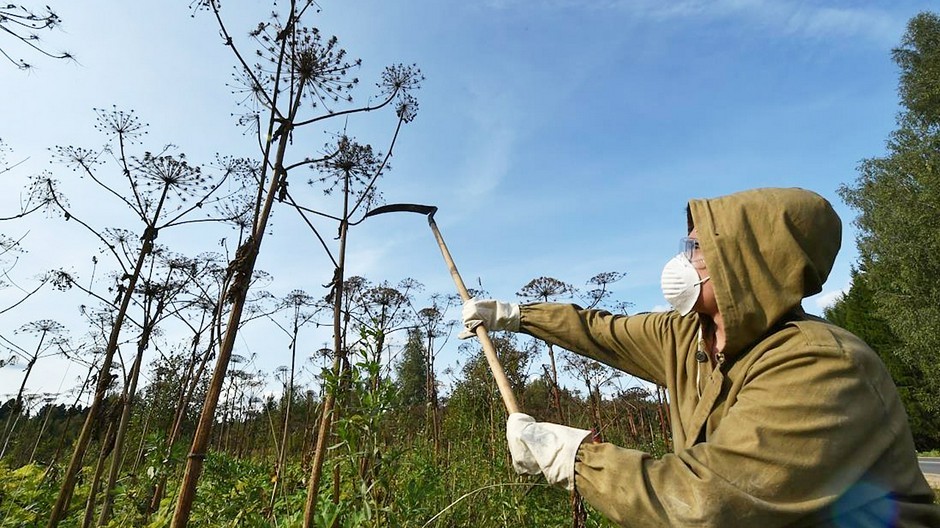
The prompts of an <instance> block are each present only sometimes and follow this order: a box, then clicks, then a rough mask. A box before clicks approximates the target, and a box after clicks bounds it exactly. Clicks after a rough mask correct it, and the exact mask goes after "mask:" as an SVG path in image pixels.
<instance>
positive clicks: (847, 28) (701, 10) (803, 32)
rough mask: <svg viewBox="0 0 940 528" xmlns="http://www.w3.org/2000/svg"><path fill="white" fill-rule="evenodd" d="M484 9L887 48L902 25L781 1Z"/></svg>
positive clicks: (523, 0)
mask: <svg viewBox="0 0 940 528" xmlns="http://www.w3.org/2000/svg"><path fill="white" fill-rule="evenodd" d="M489 6H490V7H491V8H494V9H511V8H517V7H519V8H522V7H524V8H526V9H534V8H537V7H542V8H543V9H590V10H615V11H619V12H621V13H623V14H625V15H627V16H630V17H633V18H638V19H654V20H660V21H674V20H693V19H694V20H698V21H707V20H720V19H728V18H735V19H738V20H740V21H742V22H744V23H746V24H751V25H754V26H756V27H759V28H760V29H761V30H768V31H771V32H772V33H771V34H778V35H794V36H800V37H805V38H864V39H867V40H870V41H872V42H874V43H876V44H879V45H888V46H892V45H895V44H896V43H897V41H898V39H899V37H900V35H901V34H902V33H903V32H904V26H905V24H906V22H907V21H906V20H902V19H899V18H898V17H897V16H895V15H893V14H892V13H890V12H888V11H886V10H882V9H876V8H870V7H854V6H853V7H846V6H833V5H826V4H825V3H824V2H816V3H815V4H810V3H807V2H798V3H797V2H790V1H784V0H680V1H666V2H664V1H662V0H607V1H603V0H543V1H541V2H532V1H531V0H490V2H489Z"/></svg>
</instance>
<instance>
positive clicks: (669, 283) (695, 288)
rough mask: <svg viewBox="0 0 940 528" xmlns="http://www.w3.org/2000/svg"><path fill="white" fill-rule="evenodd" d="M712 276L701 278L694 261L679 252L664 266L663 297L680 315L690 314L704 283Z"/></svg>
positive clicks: (661, 284) (661, 281)
mask: <svg viewBox="0 0 940 528" xmlns="http://www.w3.org/2000/svg"><path fill="white" fill-rule="evenodd" d="M710 278H711V277H705V278H704V279H699V278H698V272H697V271H695V266H693V265H692V262H691V261H689V259H688V257H686V256H685V254H684V253H679V254H678V255H676V256H675V257H672V259H671V260H670V261H669V262H667V263H666V265H665V266H664V267H663V275H662V278H661V279H660V286H661V287H662V290H663V297H665V298H666V301H667V302H669V304H670V305H672V307H673V308H675V309H676V311H677V312H679V315H682V316H685V315H688V314H689V312H691V311H692V308H693V307H694V306H695V301H697V300H698V296H699V294H701V292H702V283H704V282H705V281H707V280H708V279H710Z"/></svg>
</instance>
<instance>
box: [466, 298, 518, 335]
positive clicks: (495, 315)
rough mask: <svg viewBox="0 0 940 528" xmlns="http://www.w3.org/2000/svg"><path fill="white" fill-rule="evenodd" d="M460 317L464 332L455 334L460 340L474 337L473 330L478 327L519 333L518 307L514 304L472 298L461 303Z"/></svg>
mask: <svg viewBox="0 0 940 528" xmlns="http://www.w3.org/2000/svg"><path fill="white" fill-rule="evenodd" d="M461 315H462V316H463V326H464V330H463V331H462V332H460V333H459V334H457V337H459V338H460V339H467V338H470V337H473V336H475V335H476V332H475V330H476V328H477V327H478V326H480V325H483V326H484V327H486V329H487V330H494V331H495V330H509V331H511V332H518V331H519V305H518V304H515V303H505V302H499V301H494V300H493V299H483V300H478V299H476V298H472V299H469V300H467V301H466V302H465V303H463V310H462V311H461Z"/></svg>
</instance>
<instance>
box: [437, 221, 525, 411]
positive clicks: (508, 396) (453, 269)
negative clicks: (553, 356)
mask: <svg viewBox="0 0 940 528" xmlns="http://www.w3.org/2000/svg"><path fill="white" fill-rule="evenodd" d="M428 224H430V225H431V231H433V232H434V238H436V239H437V245H439V246H440V247H441V254H442V255H443V256H444V262H446V263H447V267H448V268H449V269H450V275H451V277H453V279H454V284H455V285H457V292H458V293H459V294H460V298H461V299H463V300H464V302H466V301H468V300H469V299H470V292H468V291H467V287H466V286H465V285H464V283H463V279H461V278H460V273H458V272H457V266H456V265H455V264H454V259H453V258H451V256H450V251H448V250H447V244H445V243H444V238H443V237H442V236H441V231H440V230H439V229H438V228H437V223H435V222H434V217H433V215H431V216H428ZM476 334H477V338H478V339H479V340H480V344H481V345H483V353H484V354H485V355H486V362H487V363H489V365H490V372H492V373H493V378H494V379H495V380H496V386H497V387H498V388H499V395H500V396H502V398H503V404H505V405H506V410H507V411H509V413H510V414H511V413H517V412H520V411H519V403H518V402H517V401H516V396H515V395H514V394H513V393H512V387H511V386H510V385H509V378H507V377H506V372H505V371H503V366H502V365H501V364H500V363H499V356H497V355H496V346H495V345H493V341H492V340H491V339H490V335H489V334H488V333H487V331H486V328H484V327H483V325H479V326H477V327H476Z"/></svg>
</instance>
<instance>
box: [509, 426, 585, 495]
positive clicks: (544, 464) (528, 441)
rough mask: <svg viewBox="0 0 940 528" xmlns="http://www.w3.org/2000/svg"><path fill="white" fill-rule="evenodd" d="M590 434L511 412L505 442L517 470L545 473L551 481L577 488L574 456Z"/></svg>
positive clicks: (534, 473)
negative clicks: (575, 485) (575, 484)
mask: <svg viewBox="0 0 940 528" xmlns="http://www.w3.org/2000/svg"><path fill="white" fill-rule="evenodd" d="M590 434H591V431H587V430H585V429H575V428H574V427H566V426H564V425H558V424H553V423H543V422H536V421H535V418H532V417H531V416H529V415H528V414H523V413H512V414H510V415H509V420H508V421H507V422H506V441H507V442H508V443H509V452H510V453H511V454H512V468H513V469H514V470H516V473H519V474H525V475H538V474H539V473H542V474H543V475H545V479H546V480H547V481H548V483H549V484H559V485H561V486H564V487H565V489H567V490H568V491H571V490H573V489H574V457H575V455H576V454H577V453H578V447H579V446H580V445H581V442H583V441H584V439H585V438H587V436H588V435H590Z"/></svg>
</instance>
